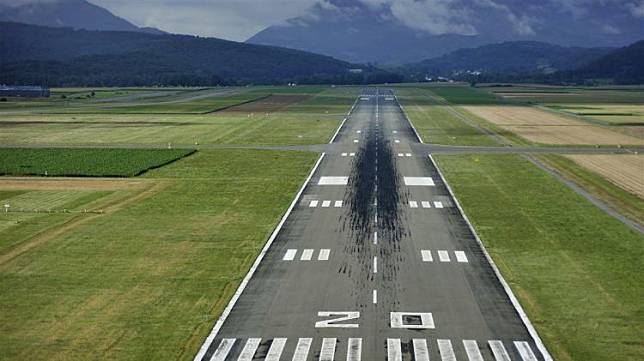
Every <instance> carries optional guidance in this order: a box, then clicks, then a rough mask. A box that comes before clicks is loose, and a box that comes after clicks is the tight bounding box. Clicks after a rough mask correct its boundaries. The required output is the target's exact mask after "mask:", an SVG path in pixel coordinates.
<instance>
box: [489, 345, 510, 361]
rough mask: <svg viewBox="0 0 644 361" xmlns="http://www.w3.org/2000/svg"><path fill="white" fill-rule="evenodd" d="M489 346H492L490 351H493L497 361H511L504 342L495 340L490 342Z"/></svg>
mask: <svg viewBox="0 0 644 361" xmlns="http://www.w3.org/2000/svg"><path fill="white" fill-rule="evenodd" d="M488 345H490V349H492V354H494V359H495V360H496V361H511V360H510V355H508V351H506V349H505V346H503V342H501V341H498V340H493V341H488Z"/></svg>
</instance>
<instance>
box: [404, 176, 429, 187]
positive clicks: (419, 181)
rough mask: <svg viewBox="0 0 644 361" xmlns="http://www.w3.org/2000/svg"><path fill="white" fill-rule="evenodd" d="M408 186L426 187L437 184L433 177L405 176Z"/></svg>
mask: <svg viewBox="0 0 644 361" xmlns="http://www.w3.org/2000/svg"><path fill="white" fill-rule="evenodd" d="M403 180H404V181H405V185H406V186H424V187H433V186H435V185H436V184H435V183H434V180H433V179H432V178H431V177H404V178H403Z"/></svg>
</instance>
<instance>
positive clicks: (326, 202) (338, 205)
mask: <svg viewBox="0 0 644 361" xmlns="http://www.w3.org/2000/svg"><path fill="white" fill-rule="evenodd" d="M343 204H344V202H343V201H332V200H324V201H322V205H321V206H322V208H331V205H333V208H342V205H343ZM319 205H320V201H318V200H315V199H314V200H312V201H310V202H309V208H317V207H318V206H319Z"/></svg>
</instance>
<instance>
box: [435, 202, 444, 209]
mask: <svg viewBox="0 0 644 361" xmlns="http://www.w3.org/2000/svg"><path fill="white" fill-rule="evenodd" d="M434 207H436V208H443V202H434Z"/></svg>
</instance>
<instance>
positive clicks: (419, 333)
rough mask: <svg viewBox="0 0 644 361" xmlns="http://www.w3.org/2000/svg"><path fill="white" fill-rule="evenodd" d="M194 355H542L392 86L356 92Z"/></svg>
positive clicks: (325, 359) (327, 359)
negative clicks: (248, 274) (329, 147)
mask: <svg viewBox="0 0 644 361" xmlns="http://www.w3.org/2000/svg"><path fill="white" fill-rule="evenodd" d="M333 144H334V145H335V146H336V149H338V151H337V152H333V153H331V154H326V155H324V156H323V157H322V158H321V160H320V161H319V163H318V166H317V167H316V170H315V171H314V173H313V174H312V176H311V178H310V179H309V181H308V183H307V184H306V185H305V187H304V188H303V191H302V192H301V194H300V195H299V197H298V199H297V201H296V203H295V205H294V208H293V209H292V212H291V213H290V215H289V216H288V217H287V218H286V220H285V222H284V223H283V226H282V227H281V229H280V230H279V232H278V233H276V237H275V238H274V239H273V240H272V244H271V245H270V247H268V248H267V251H266V253H264V254H263V258H262V259H261V260H260V261H258V262H259V263H258V265H257V268H256V269H254V274H253V276H252V278H250V281H249V282H248V283H247V284H246V285H245V287H244V288H243V291H241V293H239V292H238V295H237V296H238V297H237V296H236V297H235V298H234V301H235V302H234V303H231V305H229V308H228V309H227V311H226V312H225V313H224V314H225V317H224V318H222V319H221V320H220V322H218V324H217V325H216V326H215V329H214V330H213V333H211V335H210V336H209V338H208V340H206V342H205V343H204V346H203V347H202V349H201V351H200V352H199V354H198V355H197V356H196V360H217V361H224V360H226V361H227V360H248V361H249V360H273V361H275V360H288V361H291V360H293V361H304V360H320V361H332V360H348V361H349V360H350V361H358V360H367V361H370V360H390V361H403V360H405V361H407V360H416V361H425V360H472V361H474V360H544V359H546V357H547V356H544V355H543V354H542V353H541V351H540V347H539V345H538V341H535V339H533V337H532V336H531V333H530V331H529V326H526V323H525V322H524V320H523V319H522V317H521V316H520V313H519V311H518V310H517V309H516V308H515V307H514V306H513V303H512V299H511V297H510V296H509V294H508V293H507V292H506V290H505V289H504V287H503V284H502V283H501V281H500V280H499V278H498V277H497V275H496V273H495V270H494V268H493V266H492V265H491V264H490V263H489V261H488V258H487V257H486V254H485V253H484V251H483V250H482V249H481V247H480V246H479V243H478V242H477V240H476V238H475V236H474V234H473V233H472V232H471V230H470V228H469V227H468V224H467V222H466V220H465V218H464V217H463V216H462V215H461V213H460V212H459V209H458V208H457V207H456V204H455V202H454V200H453V198H452V197H451V196H450V193H449V191H448V188H447V187H446V186H445V184H444V183H443V181H442V179H441V177H440V175H439V173H438V171H437V169H436V168H435V167H434V165H433V163H432V161H431V159H430V158H429V157H428V156H427V155H426V153H424V152H420V153H419V152H417V150H418V149H419V142H418V139H417V137H416V135H415V133H414V131H413V129H412V127H411V125H410V123H409V122H408V121H407V119H406V118H405V116H404V113H403V112H402V110H401V108H400V106H399V104H398V102H397V100H396V99H395V97H394V96H393V93H392V92H391V91H388V90H383V89H375V88H374V89H365V90H364V93H363V95H362V96H360V97H359V98H358V99H357V101H356V104H355V107H354V109H353V111H352V113H351V114H350V115H349V116H348V117H347V120H346V122H345V123H344V125H343V126H342V128H341V129H340V131H339V133H338V134H337V137H336V138H335V140H334V142H333Z"/></svg>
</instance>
